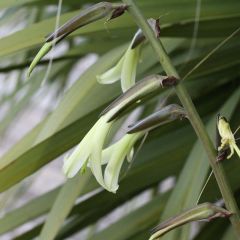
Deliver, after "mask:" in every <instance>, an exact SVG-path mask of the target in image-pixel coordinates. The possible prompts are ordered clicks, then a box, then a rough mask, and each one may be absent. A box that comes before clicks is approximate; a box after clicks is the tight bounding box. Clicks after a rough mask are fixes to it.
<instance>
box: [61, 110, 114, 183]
mask: <svg viewBox="0 0 240 240" xmlns="http://www.w3.org/2000/svg"><path fill="white" fill-rule="evenodd" d="M108 119H109V114H106V115H103V116H102V117H101V118H100V119H99V120H98V121H97V122H96V123H95V124H94V126H93V127H92V128H91V129H90V131H89V132H88V133H87V134H86V135H85V137H84V138H83V140H82V141H81V142H80V143H79V144H78V146H77V147H76V148H75V150H74V151H73V153H72V154H71V155H70V157H69V158H67V159H65V160H64V165H63V172H64V174H65V175H66V176H67V177H69V178H71V177H74V176H75V175H76V174H77V173H78V172H79V171H80V170H81V169H84V168H85V167H86V165H87V163H88V165H89V166H90V168H91V170H92V173H93V174H94V176H95V178H96V180H97V181H98V182H99V184H100V185H102V186H103V187H105V184H104V180H103V174H102V166H101V165H102V160H101V159H102V149H103V145H104V142H105V139H106V137H107V134H108V132H109V130H110V128H111V125H112V124H113V121H112V122H109V123H108V122H107V121H108Z"/></svg>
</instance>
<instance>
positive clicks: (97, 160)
mask: <svg viewBox="0 0 240 240" xmlns="http://www.w3.org/2000/svg"><path fill="white" fill-rule="evenodd" d="M106 119H107V117H106V116H102V117H101V118H100V119H99V120H98V122H97V123H98V124H97V126H96V131H95V133H94V134H93V135H92V139H91V142H92V143H91V144H92V146H93V149H92V152H91V155H90V159H89V165H90V168H91V170H92V173H93V175H94V176H95V178H96V180H97V181H98V183H99V184H100V185H102V186H103V187H104V188H106V186H105V183H104V180H103V173H102V149H103V144H104V142H105V139H106V136H107V134H108V132H109V130H110V128H111V125H112V122H110V123H107V120H106Z"/></svg>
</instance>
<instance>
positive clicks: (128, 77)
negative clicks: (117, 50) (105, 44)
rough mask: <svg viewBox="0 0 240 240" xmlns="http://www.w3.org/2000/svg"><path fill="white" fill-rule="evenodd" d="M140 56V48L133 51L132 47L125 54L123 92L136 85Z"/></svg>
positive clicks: (122, 73) (122, 78) (122, 80)
mask: <svg viewBox="0 0 240 240" xmlns="http://www.w3.org/2000/svg"><path fill="white" fill-rule="evenodd" d="M139 55H140V46H138V47H136V48H134V49H132V48H131V46H130V47H129V48H128V49H127V51H126V53H125V58H124V61H123V66H122V72H121V86H122V91H123V92H125V91H126V90H128V89H129V88H130V87H132V86H133V85H134V84H135V79H136V72H137V64H138V61H139Z"/></svg>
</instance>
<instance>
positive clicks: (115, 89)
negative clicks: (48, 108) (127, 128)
mask: <svg viewBox="0 0 240 240" xmlns="http://www.w3.org/2000/svg"><path fill="white" fill-rule="evenodd" d="M94 2H97V1H91V3H94ZM80 3H81V4H82V5H83V8H84V4H85V3H88V1H80ZM80 3H78V4H80ZM136 3H137V5H138V6H136V5H135V4H134V2H133V1H131V0H124V1H123V4H122V3H120V4H110V3H101V4H98V5H93V7H90V10H89V8H88V9H87V10H84V11H85V12H87V14H83V13H84V11H83V12H82V13H81V14H82V15H81V14H80V16H81V17H82V16H84V24H82V25H84V27H81V28H79V29H78V30H77V28H78V27H80V26H82V25H81V24H80V25H77V26H76V25H74V27H73V28H71V29H70V30H69V32H68V29H69V28H66V29H65V30H64V31H67V32H64V31H62V32H61V34H62V35H61V34H59V32H56V33H53V34H52V35H51V36H53V38H48V39H47V40H46V43H45V45H44V47H43V52H42V51H41V52H40V55H37V59H36V61H35V60H34V64H33V65H32V66H31V67H30V70H29V71H28V74H30V73H32V75H31V76H30V78H29V79H28V80H27V81H26V82H24V81H22V79H25V78H26V75H25V69H26V68H27V67H29V65H30V63H31V61H32V59H33V58H34V56H35V55H36V52H35V51H32V50H33V49H34V48H39V45H41V44H42V43H43V42H44V36H46V35H47V34H48V33H49V32H51V31H52V30H53V28H54V23H55V15H52V16H51V13H48V12H47V8H48V6H49V5H51V4H52V2H51V1H39V0H28V1H18V2H15V1H3V2H2V3H1V4H0V8H7V9H9V10H8V11H5V14H4V15H3V19H6V21H7V20H8V17H9V16H11V14H12V13H17V12H18V10H19V9H24V10H26V12H27V13H30V12H31V13H32V14H33V15H34V16H35V20H34V21H35V23H33V24H30V25H29V26H27V27H26V28H25V29H23V30H20V31H18V32H16V33H13V34H10V35H9V36H7V37H5V38H2V39H0V43H1V44H0V50H1V51H0V55H1V56H2V58H3V57H4V60H5V61H6V62H9V65H8V66H3V67H1V69H0V71H1V72H2V73H4V74H8V73H11V71H13V70H15V71H18V72H19V80H18V81H19V84H17V85H16V88H15V89H14V91H13V92H12V93H10V94H9V96H6V97H4V98H2V100H1V103H2V104H3V103H4V102H10V101H11V100H12V99H14V97H15V96H16V95H17V93H18V92H20V91H21V89H23V88H24V87H25V86H29V91H28V92H27V93H26V94H25V96H24V101H23V103H22V104H20V102H19V103H17V104H14V105H13V107H12V109H11V111H10V112H9V113H8V115H7V117H6V118H5V119H3V120H2V123H1V124H2V126H3V127H2V128H1V127H0V130H1V131H2V132H3V131H6V129H7V127H8V123H9V122H10V120H13V119H14V118H15V117H16V116H17V115H16V114H17V113H18V112H20V111H21V110H23V109H24V107H25V106H26V104H27V103H28V102H29V101H30V100H31V97H32V96H33V95H34V94H36V93H37V92H38V90H39V88H40V85H41V82H42V80H43V79H44V76H45V70H46V64H47V63H48V62H47V61H46V60H42V57H43V56H44V55H46V54H47V53H48V52H49V51H50V49H51V48H52V47H55V45H57V44H58V43H60V41H61V42H64V43H67V50H65V52H64V53H63V54H62V56H60V57H58V58H56V59H54V60H53V64H52V70H51V71H50V74H49V75H47V78H46V79H47V81H46V82H45V83H44V84H45V85H46V86H48V87H49V88H50V87H51V86H52V85H54V84H55V85H56V86H57V88H58V92H59V93H63V91H64V90H65V84H66V82H67V80H68V78H69V74H70V73H71V71H72V69H73V66H74V62H75V61H76V59H80V58H83V57H84V56H86V55H87V54H89V53H91V52H95V53H97V54H98V55H99V58H98V60H97V61H96V62H95V63H94V64H93V65H92V66H90V67H89V69H87V70H86V71H85V72H84V73H83V74H82V75H81V76H80V77H79V79H78V80H77V81H76V82H75V83H74V84H73V85H72V86H71V87H70V88H69V89H68V90H67V91H66V92H65V93H64V94H60V102H59V104H58V105H57V107H56V108H55V109H54V110H52V112H51V113H50V114H49V115H48V116H46V117H45V119H44V120H42V121H41V122H40V123H39V124H38V125H37V126H36V127H35V128H34V129H32V130H31V131H30V132H29V133H28V134H27V135H26V136H25V137H23V138H22V139H21V140H20V141H19V142H18V143H16V144H15V145H14V146H13V147H12V148H11V149H10V150H9V151H8V152H7V153H6V154H4V156H2V158H1V161H0V190H1V192H6V191H8V189H9V188H10V187H12V186H15V185H16V184H17V183H19V182H21V181H22V180H23V179H25V178H27V177H28V176H30V175H32V174H33V173H35V172H37V171H38V170H39V169H40V168H41V167H43V166H44V165H46V164H48V163H49V162H51V161H52V160H54V159H56V158H57V157H59V156H61V155H62V154H64V153H65V152H66V151H67V150H69V149H71V148H72V147H74V146H76V145H77V144H78V143H80V142H81V141H82V142H81V143H80V145H79V147H77V148H76V150H75V153H74V154H73V155H71V156H70V157H69V158H67V159H66V160H65V167H64V171H65V173H66V174H67V175H68V176H69V177H73V178H70V179H68V180H66V182H65V183H64V184H63V185H62V186H60V187H59V188H56V189H54V190H52V191H51V192H47V193H45V194H43V195H42V196H39V197H37V198H36V199H34V200H32V201H30V202H28V203H27V204H25V205H24V206H22V207H19V208H16V209H13V210H12V211H10V212H9V213H7V214H5V215H4V216H3V217H2V218H1V219H0V233H1V234H3V233H6V232H8V231H11V230H13V229H14V228H16V227H18V226H21V225H23V224H24V223H26V222H30V221H32V220H34V219H35V218H37V217H39V216H42V215H44V214H46V213H47V215H45V217H44V220H43V221H42V222H41V223H40V224H38V225H37V226H36V227H34V228H32V229H31V230H29V231H27V232H26V233H23V234H20V235H19V236H17V239H32V238H34V237H36V236H39V237H40V239H44V240H45V239H65V238H67V237H69V236H72V235H73V234H75V233H77V232H80V231H81V230H83V229H85V228H86V227H89V226H92V225H94V224H96V223H98V222H99V221H101V218H102V217H104V216H106V215H107V214H108V213H110V212H112V211H113V210H114V209H115V208H117V207H118V206H121V205H123V204H124V203H127V202H128V201H130V200H131V199H135V197H137V196H138V195H140V194H141V193H142V192H144V191H146V190H151V191H152V192H153V193H152V195H151V197H150V200H149V202H148V203H147V204H145V205H144V206H141V207H139V208H137V209H135V210H134V211H132V212H130V213H129V214H126V216H124V217H122V218H120V219H118V220H117V221H116V222H115V223H110V224H109V226H108V227H107V228H106V229H103V230H100V231H99V230H96V229H95V228H92V229H93V232H92V233H91V235H90V236H89V239H119V240H120V239H148V238H149V237H150V235H149V232H148V230H149V229H150V228H151V227H153V226H154V225H155V224H157V223H158V222H159V219H161V221H162V220H166V219H168V218H170V217H173V216H175V215H177V214H179V213H181V212H182V211H184V210H186V209H189V208H192V207H194V206H196V205H197V204H198V202H199V201H200V202H206V201H209V202H213V203H214V202H216V201H217V200H219V199H221V198H222V196H223V199H224V201H225V204H226V208H227V210H228V211H229V212H228V214H225V215H224V216H228V217H230V220H231V224H232V226H230V224H229V222H228V221H224V220H223V221H221V222H217V223H216V224H215V225H216V226H217V227H216V226H215V225H214V224H206V225H204V226H201V228H200V229H199V231H198V233H197V235H195V236H194V239H214V238H215V237H216V236H217V239H229V237H228V236H230V231H232V230H235V234H236V236H239V231H240V227H239V215H238V207H237V205H236V202H235V201H236V200H238V190H239V174H238V170H239V161H238V160H237V159H236V160H235V157H236V156H234V158H231V159H229V160H226V161H223V162H221V163H219V162H216V154H217V151H216V150H215V148H214V145H213V141H212V139H213V137H214V135H215V131H216V116H217V114H218V113H219V112H221V114H223V115H224V116H227V117H228V119H230V123H231V126H232V127H233V129H234V128H237V126H238V125H239V111H237V110H238V109H239V106H240V105H239V97H240V91H239V90H240V89H239V70H238V65H239V57H238V52H237V50H238V48H239V43H238V41H237V39H238V37H239V33H238V31H239V18H240V16H239V11H238V5H239V3H238V1H236V0H230V2H229V1H228V2H219V1H217V0H212V1H200V3H198V4H197V5H196V3H195V2H193V1H190V0H185V1H183V2H182V3H181V4H180V3H179V1H175V0H171V1H157V0H150V1H143V0H139V1H136ZM62 4H63V5H62V13H61V18H60V22H61V23H65V22H66V20H68V19H70V18H72V17H74V16H75V15H76V14H77V12H76V11H74V9H75V5H76V2H75V1H71V0H70V1H63V2H62ZM96 6H100V8H97V9H96ZM138 7H139V8H138ZM36 9H38V10H36ZM99 9H100V11H103V12H100V13H99ZM35 10H36V11H35ZM96 11H97V15H94V14H96ZM199 12H200V13H201V14H199ZM89 13H90V15H88V14H89ZM92 13H93V15H92ZM128 13H130V14H128ZM54 14H55V13H54ZM107 15H110V18H109V19H110V20H109V21H107V22H106V23H104V21H105V19H106V17H107ZM86 16H87V20H86ZM89 16H90V18H89ZM144 16H145V17H144ZM159 17H160V29H159V27H158V26H159V21H158V20H152V18H155V19H158V18H159ZM115 18H116V19H115ZM149 18H151V19H150V20H149V21H147V19H149ZM75 19H76V18H75ZM27 20H28V18H27ZM96 20H97V21H96ZM134 20H135V21H136V23H137V25H138V27H139V28H140V30H136V29H137V27H136V24H135V22H134ZM95 21H96V22H95ZM76 22H77V23H78V24H79V22H78V19H77V21H75V22H74V24H75V23H76ZM89 23H91V24H89ZM149 23H150V25H149ZM106 26H107V28H108V31H109V33H108V32H107V31H106ZM68 27H69V26H68ZM193 29H195V31H193ZM159 31H160V32H159ZM70 33H71V34H70ZM69 34H70V35H69ZM192 34H193V38H192ZM196 34H197V35H196ZM67 35H69V36H68V37H67V38H66V36H67ZM78 35H79V36H81V37H82V38H83V39H82V40H83V41H81V42H80V44H77V43H75V42H74V41H73V38H74V37H75V36H78ZM133 36H134V37H133ZM159 38H160V40H159ZM131 39H132V41H131V43H130V45H129V43H128V42H130V40H131ZM139 39H140V40H139ZM46 46H47V48H46ZM163 46H164V47H163ZM152 47H153V48H152ZM152 49H154V51H153V50H152ZM165 49H166V50H165ZM48 54H49V55H47V56H50V54H51V53H48ZM50 58H51V56H50ZM19 59H20V60H19ZM119 60H120V61H119ZM139 60H141V61H139ZM159 61H160V63H161V64H159ZM19 62H20V63H19ZM114 64H117V65H116V67H115V68H112V67H113V66H114ZM38 66H41V68H39V69H36V70H34V71H32V70H33V67H36V68H38ZM109 69H110V70H109ZM178 72H179V73H178ZM152 74H155V75H152ZM156 74H157V75H156ZM166 75H168V77H167V76H166ZM120 76H121V86H122V90H123V91H124V94H123V95H121V97H120V98H118V100H116V101H114V102H113V103H112V104H110V103H111V102H112V101H113V100H114V98H116V97H117V96H119V95H120V94H121V93H120V92H121V89H120V85H119V84H118V83H117V82H116V83H114V84H111V85H110V84H109V85H102V84H99V83H98V81H99V82H100V83H113V82H115V81H116V80H118V79H119V78H120ZM129 76H131V77H129ZM146 76H151V77H150V78H145V77H146ZM128 77H129V78H128ZM111 79H112V80H111ZM141 79H145V80H142V81H140V80H141ZM97 80H98V81H97ZM135 80H136V82H137V84H136V85H134V84H135ZM166 80H167V81H169V82H167V83H166V82H165V83H164V81H166ZM141 84H142V85H141ZM133 85H134V86H133ZM167 85H168V86H167ZM132 86H133V87H132ZM131 87H132V88H131ZM129 88H130V90H128V89H129ZM173 89H174V90H175V92H176V94H177V96H178V97H179V99H180V101H179V100H178V98H177V97H176V96H175V94H174V91H173ZM192 101H194V103H195V105H196V108H195V106H194V105H193V103H192ZM139 103H140V104H139ZM159 103H160V108H161V109H162V108H163V106H162V105H168V104H169V103H178V104H182V105H183V107H184V110H185V111H186V112H185V111H184V113H183V112H182V110H181V111H180V115H179V116H178V117H176V116H175V115H174V119H171V117H172V116H173V113H172V112H171V111H172V109H171V108H170V110H171V111H170V112H169V111H168V112H167V114H165V113H164V114H165V115H164V114H162V113H160V115H151V114H152V113H153V112H155V110H154V109H156V108H157V107H159ZM109 104H110V107H109V108H107V109H106V111H104V112H103V113H102V115H101V117H100V118H98V116H99V113H100V112H102V111H103V110H104V109H105V107H106V105H109ZM138 105H140V108H141V113H140V114H139V118H145V117H146V116H149V115H150V117H148V118H145V120H143V121H142V122H140V124H143V125H144V124H146V123H147V124H150V125H147V130H149V127H150V128H152V127H154V130H152V131H151V132H150V133H149V134H148V136H147V138H146V139H145V138H144V136H145V135H146V130H141V131H138V130H136V132H135V133H132V134H126V135H124V136H123V137H122V138H121V139H120V140H119V141H118V142H116V143H112V141H111V139H112V136H114V134H115V133H116V132H118V129H119V125H120V126H121V124H122V123H123V121H124V119H125V116H127V115H128V114H129V112H130V111H131V108H135V107H136V106H138ZM196 109H197V110H196ZM135 115H136V113H135ZM159 116H160V117H159ZM183 116H184V117H185V116H187V118H188V119H189V121H190V122H191V124H192V126H193V129H194V130H195V132H196V133H197V137H198V138H197V137H196V136H195V134H194V131H193V129H192V127H191V125H190V124H189V121H188V120H184V121H178V119H179V117H180V118H182V117H183ZM156 118H157V124H155V122H154V121H155V119H156ZM172 120H177V121H172ZM158 121H160V122H158ZM161 121H163V122H164V123H165V124H162V122H161ZM153 123H154V124H153ZM94 124H95V125H94ZM138 124H139V123H138ZM152 124H153V125H152ZM205 124H206V126H207V127H205ZM155 125H157V126H158V125H161V126H160V127H158V128H155V127H156V126H155ZM92 126H94V127H92ZM110 128H111V132H110V134H109V131H110ZM90 129H91V130H90ZM131 129H134V125H133V126H132V128H131ZM207 132H208V133H207ZM86 134H87V135H86ZM84 136H86V137H84ZM93 136H94V137H98V138H95V140H94V141H93V139H94V137H93ZM142 138H143V139H144V140H146V141H145V143H143V144H142V143H141V142H140V141H139V139H142ZM198 139H199V140H198ZM107 145H108V146H109V147H108V148H106V149H104V148H105V147H106V146H107ZM134 145H135V149H137V153H134V152H133V151H132V148H133V146H134ZM86 149H88V150H89V151H86ZM103 149H104V150H103ZM83 153H84V154H85V153H86V155H85V156H84V157H83V158H82V156H83ZM80 157H81V158H82V159H80ZM125 157H128V159H129V160H131V159H133V160H132V162H131V163H130V164H129V165H127V164H125V162H124V159H125ZM208 159H209V160H210V165H211V167H212V169H213V172H214V175H215V178H216V180H217V184H216V183H215V182H214V181H213V180H212V179H213V178H214V177H212V178H211V180H210V181H209V182H208V183H207V185H206V187H204V184H205V182H206V179H207V176H208V172H209V168H210V167H209V163H208ZM79 160H81V161H79ZM88 164H89V166H90V169H91V171H92V173H93V174H94V176H95V177H96V179H97V181H98V183H100V184H101V185H102V186H103V187H104V188H105V189H107V190H108V191H111V192H116V194H115V195H114V194H112V193H108V192H107V191H105V190H102V189H101V190H99V191H95V192H94V190H96V189H99V185H98V184H97V183H96V181H95V179H94V178H93V177H92V174H91V173H90V172H89V170H88V167H87V165H88ZM102 164H107V167H106V168H103V167H102ZM121 168H122V170H121V172H120V169H121ZM80 169H82V171H83V172H85V173H84V174H80V173H79V172H78V171H79V170H80ZM225 172H226V174H225ZM36 174H37V173H36ZM169 176H174V177H175V178H176V179H177V180H176V184H175V187H174V188H173V189H171V190H170V192H169V193H159V192H158V190H157V189H158V185H159V184H161V183H162V182H163V181H164V180H165V179H166V178H168V177H169ZM228 179H229V180H230V184H229V183H228ZM118 182H119V183H118ZM230 185H231V186H230ZM218 187H219V188H220V191H221V194H220V193H219V192H218ZM118 188H119V189H118ZM203 188H204V189H203ZM202 190H203V191H202ZM232 191H233V192H234V193H235V194H236V198H235V197H234V196H233V193H232ZM90 192H91V193H92V194H91V196H90V197H88V198H87V199H84V200H82V201H76V200H77V199H78V198H80V197H81V196H86V194H88V193H90ZM199 198H200V199H199ZM204 207H205V205H204ZM213 208H214V209H215V207H213ZM205 210H206V209H205V208H204V211H205ZM218 210H219V209H218ZM194 211H195V210H194ZM201 211H202V209H201ZM221 211H222V210H221ZM201 213H202V212H201ZM207 213H208V214H207V215H204V216H205V217H203V218H211V217H212V216H215V214H216V216H218V214H217V213H219V212H214V213H213V212H212V208H211V207H210V208H209V205H208V206H207ZM204 214H205V212H204ZM230 215H231V216H230ZM221 216H223V215H221ZM193 219H195V220H199V219H200V218H193ZM186 222H187V221H186ZM218 226H220V227H218ZM232 227H233V228H232ZM230 229H231V230H230ZM189 236H190V227H189V225H186V226H184V227H181V228H178V229H176V230H174V231H171V232H169V233H168V234H166V235H165V236H164V237H163V239H165V238H166V239H189Z"/></svg>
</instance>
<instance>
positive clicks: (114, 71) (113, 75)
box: [97, 56, 124, 84]
mask: <svg viewBox="0 0 240 240" xmlns="http://www.w3.org/2000/svg"><path fill="white" fill-rule="evenodd" d="M123 60H124V56H123V57H122V58H121V59H120V60H119V62H118V63H117V64H116V65H115V66H114V67H112V68H111V69H109V70H108V71H106V72H105V73H103V74H101V75H98V76H97V81H98V82H99V83H101V84H111V83H114V82H116V81H118V80H120V78H121V71H122V65H123Z"/></svg>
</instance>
